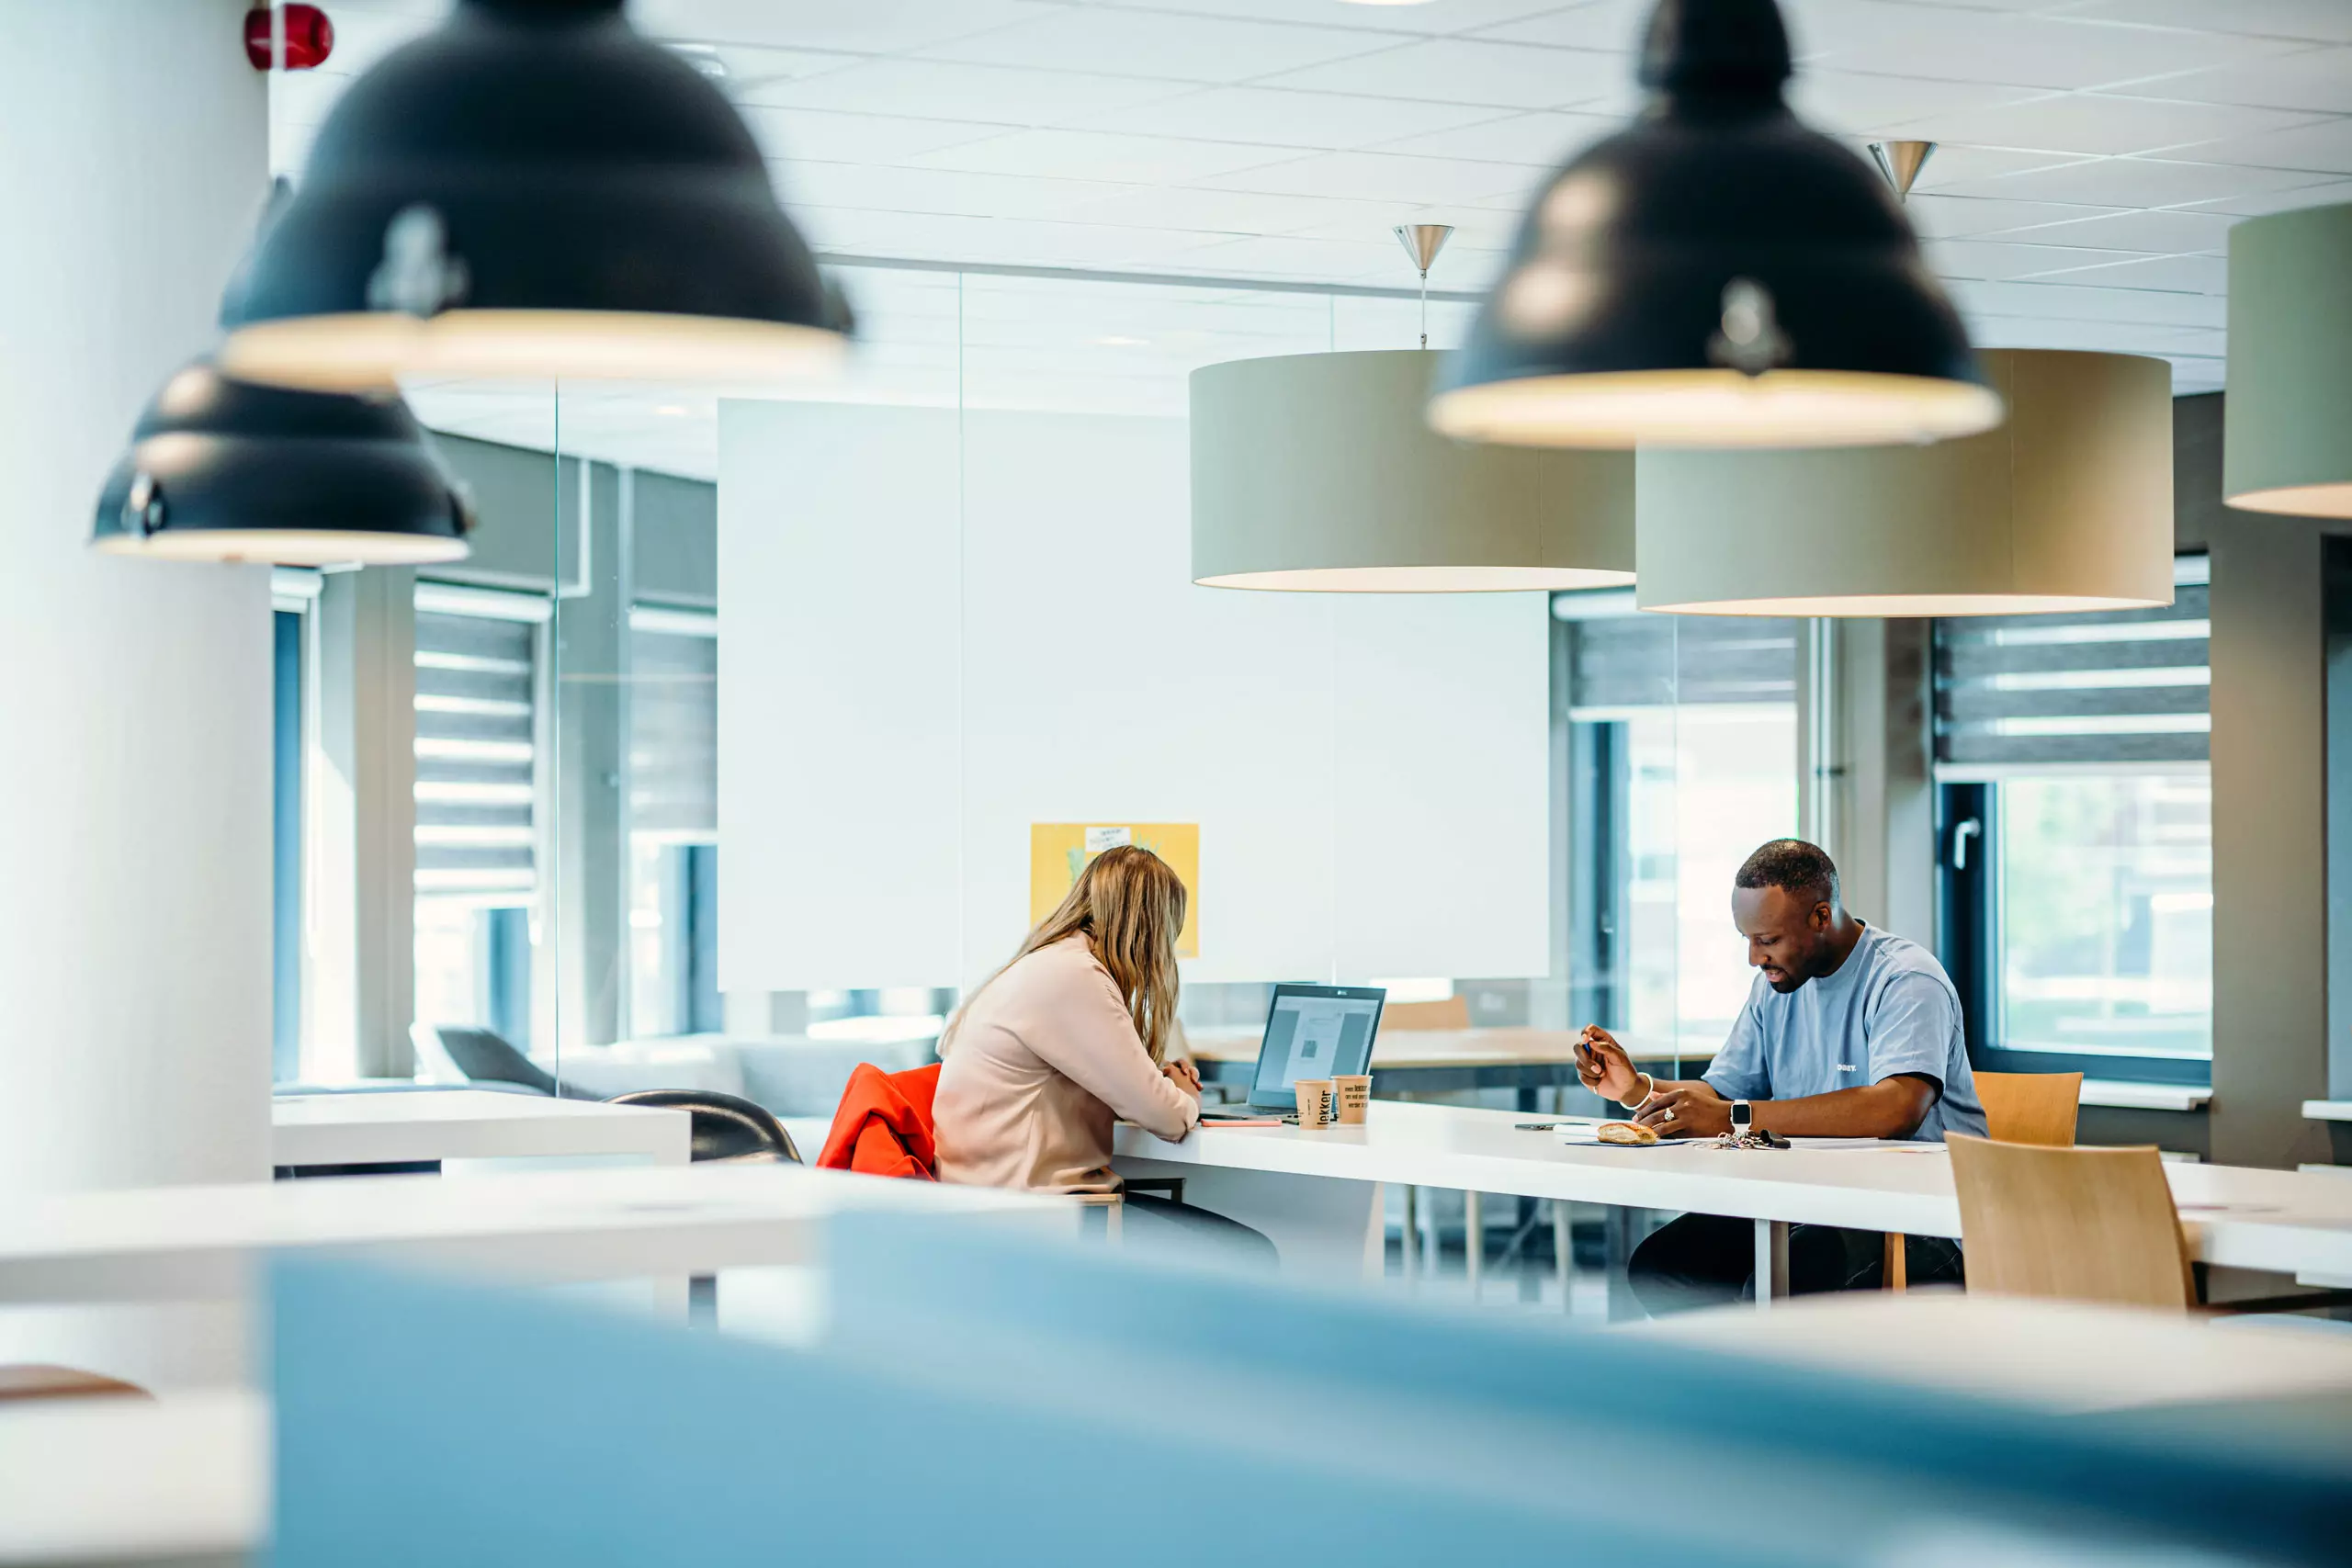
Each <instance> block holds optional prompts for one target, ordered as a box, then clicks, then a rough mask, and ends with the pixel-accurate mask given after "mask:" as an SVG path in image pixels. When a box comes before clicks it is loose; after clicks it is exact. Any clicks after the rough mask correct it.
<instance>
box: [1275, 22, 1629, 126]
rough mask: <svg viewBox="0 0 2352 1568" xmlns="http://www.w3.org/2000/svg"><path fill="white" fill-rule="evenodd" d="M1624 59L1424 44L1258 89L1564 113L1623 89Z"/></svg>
mask: <svg viewBox="0 0 2352 1568" xmlns="http://www.w3.org/2000/svg"><path fill="white" fill-rule="evenodd" d="M1629 74H1630V67H1629V65H1628V62H1627V60H1626V57H1625V56H1623V55H1618V54H1599V53H1594V52H1591V51H1584V50H1573V49H1544V48H1540V47H1538V46H1536V45H1533V44H1523V43H1482V42H1478V41H1476V40H1473V39H1429V40H1428V41H1426V42H1422V43H1408V44H1398V45H1396V46H1393V47H1391V48H1388V49H1385V50H1383V51H1380V52H1379V53H1377V54H1366V55H1360V56H1358V57H1357V58H1355V59H1353V60H1345V61H1341V62H1339V63H1337V64H1334V65H1317V66H1315V67H1312V68H1311V69H1308V70H1305V71H1294V72H1291V73H1287V74H1284V75H1281V76H1274V77H1269V78H1268V79H1267V80H1266V82H1265V84H1264V85H1268V86H1280V87H1302V88H1308V89H1312V90H1314V91H1317V92H1329V93H1369V94H1372V95H1374V96H1378V97H1396V98H1424V99H1430V100H1432V101H1435V102H1439V103H1449V104H1494V105H1498V106H1499V107H1503V108H1518V109H1549V108H1570V107H1575V106H1576V105H1577V104H1581V103H1588V102H1590V101H1591V100H1593V99H1595V98H1598V97H1600V96H1602V95H1603V94H1606V93H1611V92H1613V91H1616V90H1617V89H1618V88H1620V87H1622V86H1623V85H1624V83H1625V81H1626V79H1627V77H1628V75H1629Z"/></svg>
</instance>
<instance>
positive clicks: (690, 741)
mask: <svg viewBox="0 0 2352 1568" xmlns="http://www.w3.org/2000/svg"><path fill="white" fill-rule="evenodd" d="M628 637H629V678H628V842H629V908H628V924H629V933H628V950H629V1012H630V1020H629V1028H630V1030H631V1032H633V1033H635V1034H638V1035H640V1036H643V1035H663V1034H693V1033H702V1032H713V1031H716V1030H718V1028H720V1027H721V1024H720V1021H719V1001H718V616H716V615H709V614H707V613H703V612H698V611H682V610H669V609H657V608H654V607H651V606H648V605H642V604H640V605H638V606H636V607H635V608H633V609H632V610H631V611H630V612H629V634H628Z"/></svg>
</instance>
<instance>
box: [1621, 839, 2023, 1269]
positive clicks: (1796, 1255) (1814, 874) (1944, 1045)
mask: <svg viewBox="0 0 2352 1568" xmlns="http://www.w3.org/2000/svg"><path fill="white" fill-rule="evenodd" d="M1732 919H1733V921H1734V923H1735V924H1736V925H1737V926H1738V928H1739V931H1740V934H1741V935H1742V936H1744V937H1746V938H1747V962H1748V963H1749V964H1751V965H1753V966H1754V967H1755V968H1756V970H1757V971H1758V974H1757V977H1756V982H1755V984H1754V986H1753V987H1750V989H1749V991H1748V996H1747V1006H1745V1007H1743V1008H1742V1009H1741V1010H1740V1013H1739V1017H1738V1019H1737V1020H1736V1021H1735V1022H1734V1023H1733V1024H1732V1028H1731V1035H1730V1037H1729V1038H1728V1039H1726V1040H1725V1041H1724V1045H1723V1049H1722V1050H1720V1051H1718V1052H1717V1053H1716V1054H1715V1059H1714V1062H1713V1065H1711V1066H1709V1067H1708V1068H1707V1072H1706V1076H1705V1077H1702V1078H1699V1079H1695V1080H1691V1081H1688V1082H1679V1083H1678V1082H1668V1081H1662V1080H1658V1081H1654V1080H1653V1079H1651V1077H1650V1076H1649V1075H1648V1074H1646V1073H1640V1072H1636V1071H1635V1070H1634V1064H1633V1062H1632V1060H1631V1059H1630V1058H1629V1057H1628V1056H1627V1055H1626V1053H1625V1049H1624V1047H1623V1046H1622V1045H1620V1044H1618V1043H1617V1042H1616V1041H1615V1040H1614V1039H1612V1038H1611V1036H1610V1034H1609V1032H1607V1031H1606V1030H1603V1029H1600V1028H1598V1027H1590V1028H1588V1029H1587V1030H1586V1031H1585V1035H1584V1040H1583V1042H1582V1043H1581V1044H1580V1045H1579V1047H1578V1055H1579V1057H1580V1058H1581V1060H1580V1061H1579V1063H1578V1070H1579V1072H1580V1074H1581V1076H1582V1077H1583V1079H1584V1083H1585V1087H1586V1088H1588V1089H1591V1090H1593V1091H1594V1092H1595V1093H1597V1094H1600V1095H1604V1096H1607V1097H1608V1098H1610V1099H1612V1100H1618V1101H1619V1102H1620V1103H1622V1104H1623V1105H1625V1106H1627V1107H1628V1108H1629V1109H1631V1110H1633V1111H1634V1120H1635V1121H1637V1122H1641V1123H1642V1124H1643V1125H1645V1126H1647V1127H1651V1128H1654V1129H1656V1131H1657V1133H1658V1134H1659V1135H1660V1136H1662V1137H1711V1136H1713V1135H1715V1134H1721V1133H1728V1132H1732V1131H1734V1130H1739V1131H1749V1130H1753V1131H1758V1132H1761V1131H1767V1130H1769V1131H1770V1132H1773V1133H1778V1134H1782V1135H1784V1136H1788V1137H1800V1138H1802V1137H1845V1138H1855V1137H1860V1138H1908V1139H1919V1140H1926V1141H1930V1142H1936V1143H1940V1142H1942V1141H1943V1136H1944V1134H1946V1133H1947V1132H1955V1133H1969V1134H1974V1135H1975V1136H1977V1137H1980V1138H1981V1137H1983V1136H1984V1135H1985V1108H1984V1107H1983V1106H1982V1105H1980V1104H1978V1103H1977V1100H1976V1081H1975V1079H1974V1077H1972V1076H1971V1074H1970V1073H1969V1070H1968V1048H1967V1042H1966V1037H1965V1034H1964V1032H1963V1030H1962V1021H1961V1010H1960V993H1959V992H1958V991H1957V990H1955V989H1954V988H1953V987H1952V983H1951V976H1948V975H1946V974H1945V973H1944V969H1943V965H1942V964H1939V963H1937V962H1936V959H1935V955H1934V954H1933V953H1929V952H1928V951H1927V950H1926V949H1925V948H1923V947H1920V946H1919V945H1917V943H1915V942H1905V940H1904V939H1903V938H1901V937H1899V936H1896V935H1894V933H1893V932H1891V931H1880V930H1879V929H1877V928H1876V927H1874V926H1871V925H1867V924H1865V923H1864V922H1862V921H1861V920H1859V919H1855V918H1854V917H1853V916H1852V915H1850V914H1849V913H1848V912H1847V910H1846V907H1845V904H1844V902H1843V901H1842V900H1841V899H1840V898H1839V897H1838V868H1837V866H1836V865H1835V864H1833V863H1831V861H1830V859H1829V857H1828V856H1827V855H1826V854H1825V853H1823V852H1821V851H1820V850H1818V849H1816V848H1815V847H1814V846H1813V845H1811V844H1808V843H1805V842H1803V841H1802V840H1796V839H1776V840H1773V841H1772V842H1771V843H1769V844H1766V845H1765V846H1764V847H1763V848H1762V849H1759V850H1758V851H1757V852H1755V853H1754V854H1752V855H1750V856H1748V857H1747V864H1745V865H1743V866H1741V867H1740V868H1739V874H1738V875H1736V877H1734V878H1733V886H1732ZM1884 1256H1885V1255H1884V1248H1883V1242H1882V1240H1881V1238H1880V1236H1879V1235H1878V1233H1877V1232H1875V1231H1847V1230H1839V1229H1837V1228H1835V1227H1833V1226H1828V1225H1794V1226H1792V1227H1791V1228H1790V1233H1789V1286H1790V1289H1791V1290H1792V1291H1794V1292H1807V1291H1834V1290H1867V1289H1875V1288H1877V1286H1878V1284H1879V1282H1880V1276H1881V1274H1882V1272H1883V1263H1884ZM1754 1261H1755V1237H1754V1231H1753V1227H1752V1226H1751V1224H1750V1223H1749V1222H1748V1221H1746V1220H1739V1219H1728V1218H1724V1217H1723V1216H1720V1215H1713V1214H1685V1215H1683V1216H1682V1217H1681V1218H1680V1219H1678V1220H1675V1221H1673V1222H1672V1223H1670V1224H1668V1225H1666V1226H1665V1227H1664V1228H1663V1229H1660V1230H1658V1231H1657V1232H1656V1233H1654V1234H1653V1235H1650V1236H1649V1237H1648V1239H1646V1240H1645V1241H1644V1242H1643V1243H1642V1245H1641V1246H1640V1247H1636V1248H1635V1249H1634V1257H1633V1260H1632V1262H1631V1264H1630V1265H1629V1268H1628V1272H1629V1274H1630V1275H1631V1278H1632V1282H1633V1286H1634V1294H1635V1295H1636V1296H1637V1297H1639V1298H1640V1299H1641V1302H1642V1304H1643V1306H1644V1307H1645V1309H1647V1310H1649V1311H1651V1312H1653V1313H1655V1312H1659V1311H1666V1310H1672V1309H1674V1308H1679V1307H1683V1306H1699V1305H1708V1304H1713V1303H1716V1302H1720V1301H1727V1300H1734V1299H1736V1298H1738V1297H1741V1296H1744V1295H1747V1294H1749V1293H1750V1292H1751V1288H1752V1275H1753V1273H1754ZM1905 1269H1906V1271H1907V1272H1908V1273H1909V1276H1910V1278H1911V1279H1912V1280H1914V1281H1917V1282H1919V1283H1923V1284H1924V1283H1929V1282H1934V1281H1940V1280H1951V1281H1955V1282H1956V1281H1957V1280H1959V1279H1960V1251H1959V1248H1958V1247H1955V1246H1954V1245H1953V1244H1952V1243H1951V1242H1950V1241H1948V1240H1944V1239H1942V1238H1939V1237H1925V1236H1914V1237H1911V1238H1910V1239H1909V1242H1908V1251H1907V1252H1906V1254H1905Z"/></svg>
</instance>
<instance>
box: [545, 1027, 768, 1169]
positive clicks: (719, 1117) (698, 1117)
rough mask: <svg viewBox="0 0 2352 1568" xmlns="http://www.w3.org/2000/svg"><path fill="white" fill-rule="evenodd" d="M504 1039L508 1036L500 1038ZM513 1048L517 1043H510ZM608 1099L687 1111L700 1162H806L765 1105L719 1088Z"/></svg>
mask: <svg viewBox="0 0 2352 1568" xmlns="http://www.w3.org/2000/svg"><path fill="white" fill-rule="evenodd" d="M501 1043H503V1042H501ZM509 1049H512V1047H509ZM605 1104H607V1105H651V1106H657V1107H660V1108H661V1109H662V1110H665V1111H685V1112H687V1113H688V1114H689V1115H691V1116H692V1117H693V1119H694V1132H693V1134H692V1137H693V1140H694V1142H693V1148H694V1153H693V1155H692V1156H690V1157H691V1158H692V1159H693V1160H694V1162H695V1164H696V1165H701V1164H703V1163H704V1162H705V1161H708V1160H723V1161H726V1162H728V1163H729V1164H734V1165H805V1164H807V1163H808V1162H807V1161H805V1160H803V1159H802V1158H801V1157H800V1151H799V1149H797V1148H796V1147H795V1146H794V1145H793V1142H792V1134H789V1133H787V1132H786V1131H785V1130H784V1123H783V1122H779V1121H777V1120H776V1119H775V1113H774V1112H772V1111H769V1110H768V1108H767V1107H766V1106H764V1105H760V1104H756V1103H754V1102H753V1101H752V1100H745V1099H744V1098H743V1097H742V1096H741V1095H739V1094H721V1093H719V1092H718V1090H717V1089H638V1090H635V1091H634V1092H632V1093H629V1094H616V1095H614V1096H613V1097H612V1098H611V1099H610V1100H606V1101H605Z"/></svg>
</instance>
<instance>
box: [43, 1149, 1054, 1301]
mask: <svg viewBox="0 0 2352 1568" xmlns="http://www.w3.org/2000/svg"><path fill="white" fill-rule="evenodd" d="M863 1209H913V1210H920V1211H925V1212H931V1213H962V1214H972V1215H976V1216H977V1215H992V1216H1001V1217H1002V1218H1003V1219H1004V1220H1006V1221H1008V1222H1012V1223H1019V1224H1036V1225H1040V1226H1043V1227H1045V1228H1046V1229H1049V1230H1058V1231H1061V1232H1066V1233H1067V1232H1072V1231H1074V1230H1075V1229H1076V1226H1077V1223H1078V1211H1077V1210H1076V1209H1075V1208H1074V1207H1073V1206H1072V1205H1070V1204H1069V1203H1067V1202H1064V1201H1060V1200H1058V1199H1053V1198H1045V1197H1035V1196H1032V1195H1029V1194H1026V1193H1019V1192H1008V1191H1001V1190H996V1189H991V1188H973V1187H944V1186H941V1185H938V1184H936V1183H933V1182H925V1181H889V1180H883V1179H877V1178H873V1177H860V1176H850V1175H847V1174H844V1173H841V1172H836V1171H820V1170H808V1169H805V1168H801V1167H798V1166H727V1165H704V1166H701V1167H692V1166H687V1167H655V1166H635V1167H617V1168H611V1169H586V1170H553V1171H522V1172H516V1173H514V1174H511V1175H484V1176H481V1177H480V1178H477V1179H471V1180H467V1181H440V1180H436V1179H434V1178H432V1177H429V1176H360V1177H351V1178H348V1179H342V1180H336V1181H277V1182H251V1183H243V1184H238V1185H233V1186H222V1187H149V1188H135V1189H130V1190H124V1191H117V1192H85V1193H74V1194H69V1195H65V1196H61V1197H55V1198H51V1199H46V1200H43V1201H37V1202H32V1203H28V1204H24V1205H20V1206H17V1207H16V1208H12V1209H9V1210H6V1211H5V1212H0V1304H5V1303H88V1302H120V1301H156V1300H160V1301H208V1300H226V1301H234V1300H241V1299H243V1296H244V1295H245V1293H246V1292H247V1291H248V1289H249V1288H250V1283H251V1280H252V1277H253V1271H254V1266H255V1265H256V1263H258V1262H259V1261H260V1260H261V1259H262V1258H265V1257H266V1256H268V1255H270V1254H273V1253H311V1254H325V1255H334V1256H352V1257H360V1258H369V1259H374V1260H378V1261H383V1262H391V1263H414V1264H422V1265H427V1266H432V1267H438V1268H445V1269H462V1270H465V1271H468V1272H472V1273H477V1274H481V1275H484V1276H490V1277H496V1278H502V1279H506V1280H519V1281H525V1282H530V1283H542V1282H560V1281H572V1280H630V1279H668V1278H673V1277H674V1278H677V1279H681V1280H683V1279H684V1277H686V1276H689V1275H695V1274H717V1273H719V1272H722V1271H723V1270H726V1269H751V1268H765V1267H774V1266H777V1265H786V1264H798V1263H807V1262H809V1261H812V1260H814V1259H815V1258H817V1256H818V1247H819V1238H820V1233H821V1228H822V1222H823V1221H824V1220H825V1219H826V1218H828V1217H829V1216H831V1215H832V1214H836V1213H843V1212H846V1211H849V1210H863Z"/></svg>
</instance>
